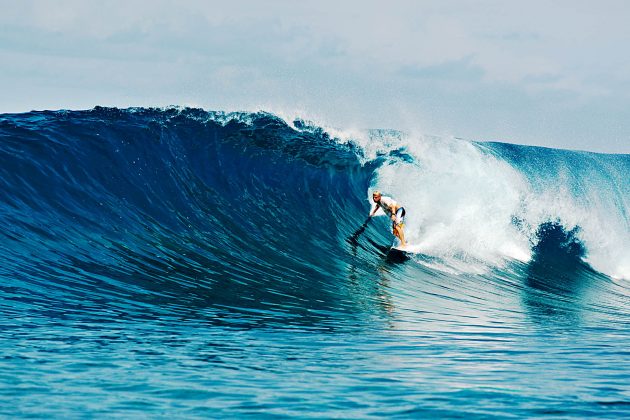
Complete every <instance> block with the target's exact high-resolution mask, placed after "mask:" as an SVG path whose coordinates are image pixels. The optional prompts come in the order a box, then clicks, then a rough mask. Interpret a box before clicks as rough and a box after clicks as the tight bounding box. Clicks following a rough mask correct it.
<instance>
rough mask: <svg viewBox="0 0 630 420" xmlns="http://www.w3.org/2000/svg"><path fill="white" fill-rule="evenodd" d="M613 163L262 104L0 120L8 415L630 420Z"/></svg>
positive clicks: (619, 164)
mask: <svg viewBox="0 0 630 420" xmlns="http://www.w3.org/2000/svg"><path fill="white" fill-rule="evenodd" d="M628 174H630V156H628V155H602V154H594V153H587V152H571V151H563V150H554V149H546V148H537V147H527V146H517V145H511V144H503V143H475V142H467V141H462V140H456V139H443V138H432V137H427V136H416V135H413V134H409V133H401V132H397V131H392V130H369V131H363V132H355V133H349V132H345V133H344V132H340V131H337V130H333V129H324V128H321V127H318V126H316V125H314V124H312V123H309V122H306V121H303V120H295V121H290V122H287V121H285V120H283V119H281V118H279V117H277V116H274V115H271V114H266V113H256V114H248V113H223V112H207V111H203V110H197V109H126V110H120V109H110V108H95V109H93V110H89V111H57V112H31V113H27V114H5V115H1V116H0V186H1V187H0V214H1V217H0V237H1V238H2V240H1V241H0V258H1V260H2V262H3V264H2V265H1V266H0V279H1V280H2V281H1V282H0V314H1V315H2V316H1V317H0V319H1V324H0V325H1V327H2V328H1V329H0V331H1V332H0V337H2V339H3V340H2V343H3V344H2V347H3V354H4V357H3V358H2V360H1V361H0V366H1V367H2V368H3V369H2V370H3V371H4V372H7V373H6V374H3V375H2V376H0V384H1V386H0V389H1V390H0V394H2V395H3V396H11V397H12V398H11V399H10V400H11V404H10V405H9V404H8V403H6V404H5V403H0V412H2V413H3V414H5V415H26V416H32V415H55V416H59V415H63V414H67V415H75V416H76V414H77V413H85V412H91V413H96V414H104V415H108V414H114V415H125V416H127V415H147V414H148V415H151V414H152V413H164V412H172V413H174V414H178V415H181V416H187V417H188V416H209V415H210V416H213V417H225V416H231V417H235V416H242V415H252V414H253V415H260V414H262V413H265V414H269V415H281V416H285V415H289V416H291V415H297V416H301V415H304V414H305V413H309V412H317V413H321V415H322V416H325V417H332V416H342V417H348V416H393V415H396V416H405V417H416V416H441V417H444V416H447V417H449V416H458V415H461V414H462V413H467V414H469V415H473V416H482V417H483V416H488V415H517V416H526V417H531V416H535V415H540V414H544V413H553V414H555V415H557V416H563V417H573V416H574V417H584V416H587V415H590V416H592V415H597V416H600V415H605V416H620V415H628V414H630V410H629V407H630V398H629V395H630V387H629V386H628V383H630V381H629V380H628V379H629V378H630V372H629V371H628V370H627V368H625V367H623V366H625V364H627V348H628V346H629V345H630V332H629V331H628V328H627V325H628V322H629V321H630V310H628V299H629V296H630V293H629V291H630V288H629V287H628V280H629V279H630V216H629V210H630V182H629V178H628ZM374 188H378V189H380V190H382V191H384V192H385V193H386V194H390V195H392V196H394V197H395V198H396V199H397V200H398V201H400V202H401V203H403V204H404V206H405V208H406V209H407V214H408V216H407V225H406V232H407V236H408V239H409V241H410V243H411V244H412V245H411V251H412V252H411V253H410V254H408V258H404V259H402V260H401V259H399V260H396V259H393V258H392V257H391V255H388V252H387V251H388V248H389V245H390V244H391V242H392V237H391V234H390V233H389V228H388V222H387V220H385V218H382V217H380V218H374V219H372V220H370V221H368V222H366V216H367V214H368V212H369V209H370V203H369V197H370V190H371V189H374ZM10 372H19V375H14V374H11V373H10ZM5 400H7V399H5Z"/></svg>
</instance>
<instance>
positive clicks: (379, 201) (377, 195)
mask: <svg viewBox="0 0 630 420" xmlns="http://www.w3.org/2000/svg"><path fill="white" fill-rule="evenodd" d="M372 200H374V203H376V205H375V206H374V209H373V210H372V212H371V213H370V217H373V216H374V214H376V212H377V211H378V209H383V211H384V212H385V214H386V215H387V216H389V218H390V219H391V221H392V233H393V234H394V236H396V237H397V238H398V239H400V245H401V246H402V247H405V246H406V245H407V242H405V232H404V230H403V228H404V226H405V213H406V212H405V209H404V207H403V206H401V205H400V204H398V203H397V202H396V201H395V200H394V199H393V198H391V197H387V196H384V195H382V194H381V192H380V191H374V192H373V193H372Z"/></svg>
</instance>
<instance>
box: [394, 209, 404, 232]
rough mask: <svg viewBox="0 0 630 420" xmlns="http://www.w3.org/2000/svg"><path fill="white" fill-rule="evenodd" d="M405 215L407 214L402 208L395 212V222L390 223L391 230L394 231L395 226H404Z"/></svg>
mask: <svg viewBox="0 0 630 420" xmlns="http://www.w3.org/2000/svg"><path fill="white" fill-rule="evenodd" d="M406 214H407V212H406V211H405V208H404V207H401V208H399V209H398V210H396V220H395V221H393V222H392V229H395V228H396V226H401V227H402V226H404V224H405V215H406Z"/></svg>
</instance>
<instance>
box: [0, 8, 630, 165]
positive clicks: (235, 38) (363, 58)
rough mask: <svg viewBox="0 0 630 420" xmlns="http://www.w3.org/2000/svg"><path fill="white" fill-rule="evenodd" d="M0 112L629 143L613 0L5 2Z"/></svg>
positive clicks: (622, 37)
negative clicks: (170, 113)
mask: <svg viewBox="0 0 630 420" xmlns="http://www.w3.org/2000/svg"><path fill="white" fill-rule="evenodd" d="M0 6H1V7H2V13H1V14H0V91H1V92H2V95H0V112H22V111H28V110H31V109H60V108H69V109H84V108H91V107H93V106H95V105H105V106H166V105H170V104H174V105H192V106H201V107H204V108H206V109H213V110H227V111H233V110H251V111H254V110H259V109H263V110H268V111H271V112H276V113H280V114H282V115H290V116H294V115H299V116H302V117H304V118H310V119H313V120H315V121H317V122H319V123H322V124H327V125H330V126H335V127H338V128H341V129H344V128H351V129H356V128H398V129H404V130H416V131H419V132H422V133H426V134H435V135H452V136H456V137H462V138H466V139H473V140H498V141H506V142H512V143H522V144H534V145H543V146H550V147H561V148H569V149H583V150H592V151H599V152H621V153H630V47H629V46H630V25H628V22H630V3H628V2H625V1H598V2H595V1H575V0H574V1H553V2H551V1H528V2H509V1H494V0H493V1H448V0H443V1H392V2H383V1H342V0H337V1H265V2H263V1H233V2H214V1H133V0H126V1H116V0H110V1H105V2H104V1H99V2H96V1H67V0H65V1H64V0H60V1H54V2H51V1H19V2H16V1H5V0H0Z"/></svg>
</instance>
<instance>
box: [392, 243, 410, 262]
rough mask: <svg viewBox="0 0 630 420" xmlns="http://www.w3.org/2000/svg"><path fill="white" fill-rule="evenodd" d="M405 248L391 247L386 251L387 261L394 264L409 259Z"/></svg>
mask: <svg viewBox="0 0 630 420" xmlns="http://www.w3.org/2000/svg"><path fill="white" fill-rule="evenodd" d="M406 249H407V247H404V248H403V247H401V246H392V247H391V248H389V251H387V259H388V260H390V261H394V262H403V261H406V260H408V259H409V255H407V251H406Z"/></svg>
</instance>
